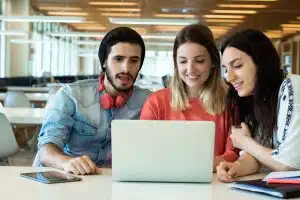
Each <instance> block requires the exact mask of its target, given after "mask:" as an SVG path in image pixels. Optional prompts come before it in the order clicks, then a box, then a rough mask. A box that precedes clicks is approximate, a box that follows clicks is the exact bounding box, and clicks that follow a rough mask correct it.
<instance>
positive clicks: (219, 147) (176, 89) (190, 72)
mask: <svg viewBox="0 0 300 200" xmlns="http://www.w3.org/2000/svg"><path fill="white" fill-rule="evenodd" d="M173 60H174V65H175V72H174V76H173V77H172V80H171V84H170V87H169V88H165V89H162V90H160V91H157V92H155V93H153V94H152V95H150V96H149V98H148V99H147V100H146V102H145V104H144V107H143V109H142V113H141V119H144V120H199V121H213V122H215V125H216V133H215V134H216V135H215V159H214V171H215V169H216V166H218V165H219V163H220V162H221V161H234V160H236V159H237V157H238V155H237V152H236V151H235V149H234V148H233V147H232V143H231V140H230V138H229V135H228V133H229V128H230V126H229V124H230V122H228V119H229V117H228V114H227V112H226V110H225V99H226V94H227V87H226V84H225V82H224V80H223V78H222V77H221V67H220V55H219V52H218V49H217V47H216V44H215V42H214V37H213V34H212V32H211V31H210V29H209V28H208V27H207V26H205V25H201V24H195V25H189V26H187V27H185V28H184V29H182V30H181V31H180V32H179V33H178V35H177V37H176V39H175V43H174V49H173ZM187 134H188V133H187ZM199 134H201V132H200V131H199Z"/></svg>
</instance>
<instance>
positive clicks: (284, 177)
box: [264, 171, 300, 184]
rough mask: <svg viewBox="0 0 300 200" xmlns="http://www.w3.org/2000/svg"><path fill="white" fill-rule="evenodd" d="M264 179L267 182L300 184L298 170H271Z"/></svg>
mask: <svg viewBox="0 0 300 200" xmlns="http://www.w3.org/2000/svg"><path fill="white" fill-rule="evenodd" d="M264 181H267V182H268V183H290V184H300V171H283V172H271V173H270V174H268V175H267V176H266V177H265V178H264Z"/></svg>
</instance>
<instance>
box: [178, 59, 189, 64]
mask: <svg viewBox="0 0 300 200" xmlns="http://www.w3.org/2000/svg"><path fill="white" fill-rule="evenodd" d="M179 63H180V64H185V63H187V61H186V60H180V61H179Z"/></svg>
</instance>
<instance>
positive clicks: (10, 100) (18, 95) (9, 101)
mask: <svg viewBox="0 0 300 200" xmlns="http://www.w3.org/2000/svg"><path fill="white" fill-rule="evenodd" d="M4 107H31V104H30V101H29V100H28V98H27V97H26V96H25V93H24V92H23V91H7V92H6V97H5V100H4Z"/></svg>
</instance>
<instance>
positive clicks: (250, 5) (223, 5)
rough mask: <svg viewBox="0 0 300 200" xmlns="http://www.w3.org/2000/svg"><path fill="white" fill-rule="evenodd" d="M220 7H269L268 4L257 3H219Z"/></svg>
mask: <svg viewBox="0 0 300 200" xmlns="http://www.w3.org/2000/svg"><path fill="white" fill-rule="evenodd" d="M217 7H220V8H267V7H268V6H267V5H256V4H218V5H217Z"/></svg>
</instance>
